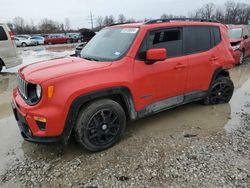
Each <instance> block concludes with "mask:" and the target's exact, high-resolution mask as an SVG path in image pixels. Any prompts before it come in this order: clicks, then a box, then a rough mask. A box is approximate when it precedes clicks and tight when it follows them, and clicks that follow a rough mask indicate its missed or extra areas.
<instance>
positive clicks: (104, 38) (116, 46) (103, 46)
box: [81, 27, 139, 61]
mask: <svg viewBox="0 0 250 188" xmlns="http://www.w3.org/2000/svg"><path fill="white" fill-rule="evenodd" d="M138 31H139V28H122V27H121V28H120V27H119V28H118V27H116V28H105V29H103V30H101V31H100V32H98V34H97V35H96V36H95V37H94V38H93V39H92V40H90V42H89V43H88V44H87V45H86V46H85V47H84V48H83V50H82V52H81V57H82V58H84V59H88V60H95V61H114V60H117V59H119V58H121V57H122V56H123V55H125V53H126V52H127V51H128V49H129V48H130V46H131V44H132V42H133V41H134V39H135V37H136V34H137V33H138Z"/></svg>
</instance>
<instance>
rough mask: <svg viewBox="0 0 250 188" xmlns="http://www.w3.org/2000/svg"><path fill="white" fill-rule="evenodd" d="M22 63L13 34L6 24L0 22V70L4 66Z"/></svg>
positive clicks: (8, 66) (9, 66)
mask: <svg viewBox="0 0 250 188" xmlns="http://www.w3.org/2000/svg"><path fill="white" fill-rule="evenodd" d="M21 63H22V59H21V58H20V57H19V56H18V53H17V49H16V45H15V42H14V35H13V33H12V32H11V31H10V29H9V28H8V26H7V25H6V24H3V23H0V72H1V71H2V68H3V67H4V66H5V67H6V68H11V67H15V66H17V65H20V64H21Z"/></svg>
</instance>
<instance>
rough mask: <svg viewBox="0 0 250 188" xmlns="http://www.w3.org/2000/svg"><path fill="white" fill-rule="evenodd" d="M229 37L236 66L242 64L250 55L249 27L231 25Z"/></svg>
mask: <svg viewBox="0 0 250 188" xmlns="http://www.w3.org/2000/svg"><path fill="white" fill-rule="evenodd" d="M228 35H229V38H230V42H231V45H232V47H233V50H234V52H233V55H234V58H235V62H236V64H242V63H243V62H244V58H245V57H247V56H249V55H250V28H249V27H248V26H247V25H229V28H228Z"/></svg>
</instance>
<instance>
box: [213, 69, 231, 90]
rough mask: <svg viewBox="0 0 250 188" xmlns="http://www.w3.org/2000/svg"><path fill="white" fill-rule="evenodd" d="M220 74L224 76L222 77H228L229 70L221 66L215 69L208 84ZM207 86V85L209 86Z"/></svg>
mask: <svg viewBox="0 0 250 188" xmlns="http://www.w3.org/2000/svg"><path fill="white" fill-rule="evenodd" d="M220 76H224V77H230V74H229V71H228V70H226V69H223V68H222V67H220V68H218V69H216V70H215V71H214V74H213V76H212V79H211V82H210V86H211V85H212V83H213V82H214V81H215V80H216V79H217V78H218V77H220ZM210 86H209V87H210Z"/></svg>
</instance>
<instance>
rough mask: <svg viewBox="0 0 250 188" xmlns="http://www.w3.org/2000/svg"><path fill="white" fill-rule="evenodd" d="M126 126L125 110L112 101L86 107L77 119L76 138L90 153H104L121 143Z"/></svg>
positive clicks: (104, 100)
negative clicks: (103, 151)
mask: <svg viewBox="0 0 250 188" xmlns="http://www.w3.org/2000/svg"><path fill="white" fill-rule="evenodd" d="M125 126H126V116H125V112H124V110H123V108H122V107H121V106H120V104H118V103H117V102H115V101H113V100H110V99H102V100H98V101H95V102H93V103H91V104H89V105H88V106H86V107H84V108H83V109H82V110H81V111H80V113H79V115H78V119H77V123H76V127H75V138H76V140H77V141H78V143H80V145H82V146H83V147H85V148H86V149H87V150H89V151H95V152H96V151H102V150H105V149H107V148H110V147H112V146H113V145H114V144H115V143H117V142H118V141H119V139H120V138H121V135H122V133H123V132H124V129H125Z"/></svg>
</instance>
